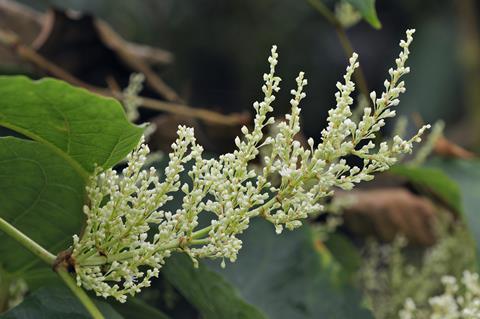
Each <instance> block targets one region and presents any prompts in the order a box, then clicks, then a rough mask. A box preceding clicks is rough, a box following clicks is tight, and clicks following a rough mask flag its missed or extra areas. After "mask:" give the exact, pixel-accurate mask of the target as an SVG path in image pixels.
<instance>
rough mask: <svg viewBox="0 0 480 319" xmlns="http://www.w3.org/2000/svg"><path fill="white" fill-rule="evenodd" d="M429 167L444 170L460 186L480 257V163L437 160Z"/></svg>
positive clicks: (462, 201)
mask: <svg viewBox="0 0 480 319" xmlns="http://www.w3.org/2000/svg"><path fill="white" fill-rule="evenodd" d="M427 165H428V166H431V167H434V168H436V169H440V170H442V171H443V172H445V174H447V175H448V176H449V177H450V178H451V179H453V180H454V181H455V182H456V183H457V184H458V185H459V186H460V190H461V204H462V207H463V215H464V218H465V219H466V223H467V226H468V227H469V229H470V230H471V232H472V234H473V237H474V238H475V241H476V243H477V254H478V255H479V256H480V218H479V216H480V215H479V214H480V211H479V207H480V196H479V194H480V183H479V181H480V161H479V160H461V159H454V160H446V159H441V158H435V159H432V160H430V161H429V162H428V163H427Z"/></svg>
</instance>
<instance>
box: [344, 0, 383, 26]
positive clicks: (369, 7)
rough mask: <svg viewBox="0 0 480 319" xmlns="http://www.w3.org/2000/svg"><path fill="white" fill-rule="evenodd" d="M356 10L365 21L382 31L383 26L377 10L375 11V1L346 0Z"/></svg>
mask: <svg viewBox="0 0 480 319" xmlns="http://www.w3.org/2000/svg"><path fill="white" fill-rule="evenodd" d="M346 1H347V2H348V3H350V4H351V5H352V6H353V7H354V8H355V9H357V10H358V11H359V12H360V14H361V15H362V17H363V19H365V21H367V22H368V23H370V25H371V26H372V27H374V28H375V29H380V28H381V27H382V24H381V23H380V20H379V19H378V16H377V10H375V0H346Z"/></svg>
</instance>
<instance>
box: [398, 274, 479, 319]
mask: <svg viewBox="0 0 480 319" xmlns="http://www.w3.org/2000/svg"><path fill="white" fill-rule="evenodd" d="M442 284H443V286H444V287H445V291H444V293H443V294H442V295H440V296H435V297H432V298H430V299H429V304H430V307H431V311H430V313H429V314H428V318H430V319H478V318H480V281H479V276H478V274H477V273H471V272H470V271H465V272H464V273H463V278H462V280H461V284H462V285H461V287H460V286H459V284H458V283H457V279H456V278H455V277H452V276H444V277H443V278H442ZM399 316H400V319H419V317H418V316H417V307H416V305H415V303H414V302H413V300H412V299H407V300H406V301H405V306H404V308H403V309H402V310H401V311H400V313H399ZM423 317H425V316H424V315H423V316H422V318H423Z"/></svg>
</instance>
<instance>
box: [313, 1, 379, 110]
mask: <svg viewBox="0 0 480 319" xmlns="http://www.w3.org/2000/svg"><path fill="white" fill-rule="evenodd" d="M307 2H308V3H309V4H310V5H311V6H312V7H313V8H314V9H315V10H317V11H318V12H319V13H320V14H321V15H322V16H323V17H324V18H325V20H327V21H328V22H329V23H330V24H331V25H332V26H333V27H334V28H335V31H336V32H337V36H338V39H339V41H340V44H341V45H342V48H343V51H344V52H345V56H346V57H347V59H349V58H350V57H351V56H352V55H353V45H352V42H351V41H350V39H349V38H348V36H347V32H346V31H345V28H344V27H343V25H342V24H341V23H340V21H338V19H337V17H336V16H335V14H333V12H332V11H331V10H330V9H329V8H328V7H327V6H326V5H325V4H324V3H323V2H322V1H321V0H307ZM353 77H354V79H355V82H356V83H357V85H358V89H359V91H360V93H361V94H362V95H364V96H365V98H367V100H368V101H370V100H369V99H368V97H369V95H370V91H369V90H368V85H367V80H366V78H365V74H364V73H363V70H362V67H361V66H359V67H358V68H357V70H356V72H355V73H354V74H353ZM369 103H371V102H369Z"/></svg>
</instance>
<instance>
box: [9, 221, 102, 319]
mask: <svg viewBox="0 0 480 319" xmlns="http://www.w3.org/2000/svg"><path fill="white" fill-rule="evenodd" d="M0 231H2V232H4V233H5V234H7V235H8V236H10V237H11V238H13V239H14V240H16V241H17V242H18V243H19V244H21V245H22V246H23V247H25V248H26V249H27V250H28V251H30V252H31V253H33V254H34V255H35V256H37V257H38V258H40V259H41V260H43V261H44V262H45V263H46V264H48V265H50V266H53V265H54V264H55V261H56V259H57V257H56V256H55V255H53V254H52V253H50V252H49V251H48V250H46V249H45V248H43V247H42V246H40V245H39V244H37V243H36V242H35V241H33V240H32V239H30V238H29V237H28V236H27V235H25V234H24V233H22V232H21V231H20V230H18V229H17V228H15V227H14V226H12V225H11V224H10V223H8V222H7V221H6V220H4V219H3V218H0ZM55 270H56V272H57V274H58V275H59V276H60V278H62V279H63V281H64V282H65V284H66V285H67V286H68V288H70V290H71V291H72V292H73V293H74V294H75V296H76V297H77V298H78V299H79V300H80V302H81V303H82V304H83V305H84V306H85V308H86V309H87V311H88V312H89V313H90V315H91V316H92V317H93V318H94V319H104V317H103V315H102V313H101V312H100V310H98V308H97V307H96V306H95V304H94V303H93V301H92V300H91V299H90V298H89V297H88V295H87V294H86V293H85V291H84V290H83V289H82V288H80V287H78V286H77V284H76V283H75V281H74V280H73V278H72V277H71V276H70V274H69V273H68V272H67V270H66V269H65V268H64V267H58V268H56V269H55Z"/></svg>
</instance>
